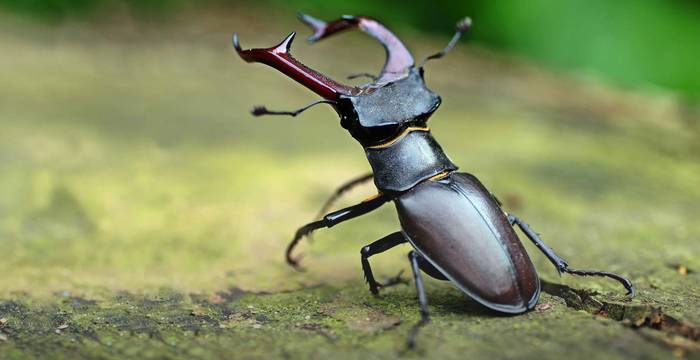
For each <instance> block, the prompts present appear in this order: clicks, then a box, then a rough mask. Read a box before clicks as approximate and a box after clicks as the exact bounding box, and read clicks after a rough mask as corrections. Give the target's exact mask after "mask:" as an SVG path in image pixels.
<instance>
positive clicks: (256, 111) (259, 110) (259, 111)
mask: <svg viewBox="0 0 700 360" xmlns="http://www.w3.org/2000/svg"><path fill="white" fill-rule="evenodd" d="M318 104H337V102H336V101H333V100H318V101H314V102H312V103H311V104H308V105H306V106H304V107H303V108H301V109H297V110H294V111H271V110H268V109H267V108H266V107H265V106H255V107H254V108H253V110H251V111H250V113H251V114H253V116H262V115H289V116H292V117H294V116H297V115H299V114H301V113H302V112H304V111H306V110H307V109H309V108H310V107H313V106H316V105H318Z"/></svg>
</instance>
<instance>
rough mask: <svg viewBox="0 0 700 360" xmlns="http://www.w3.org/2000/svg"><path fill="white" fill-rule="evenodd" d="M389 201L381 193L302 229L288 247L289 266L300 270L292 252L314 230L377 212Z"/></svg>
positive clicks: (388, 198)
mask: <svg viewBox="0 0 700 360" xmlns="http://www.w3.org/2000/svg"><path fill="white" fill-rule="evenodd" d="M389 200H391V198H390V197H388V196H386V195H384V194H381V193H380V194H378V195H377V196H374V197H372V198H369V199H367V200H365V201H363V202H361V203H359V204H357V205H353V206H349V207H346V208H344V209H341V210H337V211H334V212H332V213H330V214H327V215H326V216H324V217H323V219H321V220H318V221H314V222H310V223H308V224H306V225H304V226H302V227H300V228H299V229H298V230H297V232H296V233H295V234H294V238H293V239H292V241H291V242H289V245H288V246H287V252H286V259H287V264H289V265H291V266H293V267H294V268H296V269H299V261H298V259H295V258H293V257H292V251H294V248H295V247H296V246H297V244H299V242H300V241H301V239H303V238H304V236H307V235H309V234H310V233H311V232H312V231H314V230H318V229H320V228H324V227H326V228H329V227H332V226H335V225H337V224H340V223H341V222H343V221H346V220H350V219H353V218H356V217H358V216H360V215H364V214H367V213H368V212H371V211H373V210H376V209H377V208H379V207H380V206H382V205H384V203H386V202H387V201H389Z"/></svg>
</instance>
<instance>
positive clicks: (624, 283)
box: [560, 267, 637, 298]
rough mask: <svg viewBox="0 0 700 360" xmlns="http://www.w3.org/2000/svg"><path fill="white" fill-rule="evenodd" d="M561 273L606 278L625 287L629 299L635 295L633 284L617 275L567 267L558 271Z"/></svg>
mask: <svg viewBox="0 0 700 360" xmlns="http://www.w3.org/2000/svg"><path fill="white" fill-rule="evenodd" d="M560 270H561V272H565V273H567V274H571V275H578V276H602V277H608V278H611V279H613V280H616V281H618V282H619V283H620V284H622V286H624V287H625V289H626V290H627V294H626V295H627V296H628V297H630V298H633V297H635V296H636V295H637V290H636V289H635V287H634V284H632V282H631V281H630V280H629V279H627V278H625V277H623V276H620V275H618V274H615V273H611V272H607V271H594V270H577V269H570V268H568V267H564V268H562V269H560Z"/></svg>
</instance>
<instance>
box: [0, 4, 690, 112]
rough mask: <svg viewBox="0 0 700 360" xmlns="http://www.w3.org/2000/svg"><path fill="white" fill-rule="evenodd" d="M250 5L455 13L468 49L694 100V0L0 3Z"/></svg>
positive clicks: (407, 21) (404, 19) (27, 9)
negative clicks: (462, 20) (465, 24)
mask: <svg viewBox="0 0 700 360" xmlns="http://www.w3.org/2000/svg"><path fill="white" fill-rule="evenodd" d="M233 4H235V5H241V4H245V5H255V6H257V7H259V8H266V7H269V8H275V9H289V10H290V11H309V12H312V13H313V14H314V15H315V16H319V17H324V18H332V17H334V16H337V15H338V14H360V13H362V14H366V15H370V16H375V17H377V18H381V19H382V20H383V21H385V22H387V23H390V24H395V25H394V28H397V29H402V28H404V29H405V28H413V29H416V30H419V31H425V32H432V33H444V32H445V30H446V29H447V28H448V27H449V26H450V25H451V24H452V23H453V22H454V19H455V18H456V17H458V16H460V15H461V14H469V15H471V16H472V17H474V18H475V19H476V21H477V26H475V27H474V31H473V33H472V34H471V35H470V36H471V37H472V38H473V40H474V42H475V43H478V44H483V45H485V46H487V47H491V48H495V49H501V50H506V51H508V52H510V53H513V54H518V55H521V56H524V57H528V58H531V59H533V60H536V61H538V62H540V63H542V64H545V65H549V66H554V67H557V68H561V69H574V70H577V71H583V72H586V73H591V74H595V75H600V76H602V77H605V78H608V79H610V80H611V81H613V82H615V83H616V84H621V85H625V86H630V87H647V88H648V87H657V86H658V87H663V88H667V89H672V90H675V91H677V92H678V93H679V94H681V95H682V96H684V97H687V98H689V99H691V100H692V101H698V99H700V66H698V59H700V41H699V40H698V38H699V37H700V21H699V20H698V19H700V2H697V1H693V0H672V1H663V0H644V1H636V0H620V1H615V2H609V1H604V0H593V1H585V0H568V1H555V0H533V1H526V2H523V1H517V0H505V1H488V0H473V1H397V0H392V1H381V2H377V1H370V0H358V1H351V2H345V3H341V2H334V1H324V0H293V1H282V0H263V1H223V0H204V1H191V0H152V1H137V0H77V1H76V0H47V1H38V0H0V6H2V7H4V8H5V9H7V10H8V11H11V12H15V13H20V14H25V15H28V16H31V17H34V18H38V19H40V20H44V21H50V22H59V21H65V20H66V19H74V18H85V17H89V16H93V15H95V14H96V13H109V12H111V11H113V10H114V9H115V8H117V9H121V10H122V11H128V12H129V13H131V14H134V15H136V16H139V17H142V18H150V19H154V18H158V19H165V18H167V16H168V14H172V13H173V12H176V11H181V10H182V9H186V8H191V7H200V6H203V5H204V6H221V7H227V6H231V5H233Z"/></svg>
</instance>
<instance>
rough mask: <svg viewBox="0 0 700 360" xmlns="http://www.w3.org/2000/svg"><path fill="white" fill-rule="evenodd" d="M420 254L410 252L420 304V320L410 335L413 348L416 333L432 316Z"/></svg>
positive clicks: (409, 342)
mask: <svg viewBox="0 0 700 360" xmlns="http://www.w3.org/2000/svg"><path fill="white" fill-rule="evenodd" d="M419 257H420V255H418V253H417V252H415V251H413V250H411V252H409V253H408V259H409V260H410V261H411V270H412V271H413V280H414V281H415V282H416V291H417V292H418V303H419V304H420V321H419V322H418V323H416V324H415V325H413V328H411V332H410V333H409V335H408V343H407V345H408V347H409V349H412V348H414V347H415V346H416V335H418V330H420V328H421V327H423V326H425V324H427V323H428V322H430V316H429V314H428V297H427V296H426V295H425V286H423V277H422V276H421V274H420V268H419V265H418V259H419Z"/></svg>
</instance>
